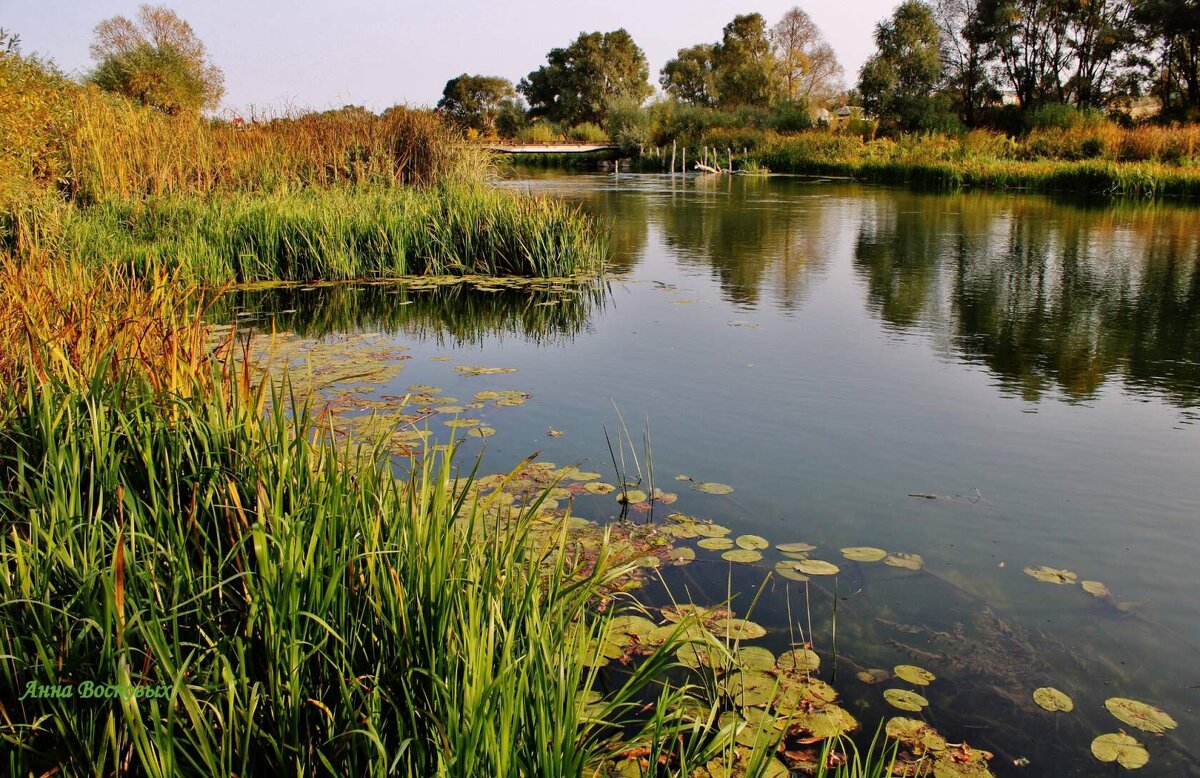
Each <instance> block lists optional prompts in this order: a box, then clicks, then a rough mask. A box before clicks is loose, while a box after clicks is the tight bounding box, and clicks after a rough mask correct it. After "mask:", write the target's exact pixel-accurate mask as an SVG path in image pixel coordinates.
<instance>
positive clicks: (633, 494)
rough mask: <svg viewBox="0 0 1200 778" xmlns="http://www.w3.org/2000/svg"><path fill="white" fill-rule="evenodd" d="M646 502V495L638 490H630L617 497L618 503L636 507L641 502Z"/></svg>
mask: <svg viewBox="0 0 1200 778" xmlns="http://www.w3.org/2000/svg"><path fill="white" fill-rule="evenodd" d="M645 501H646V493H645V492H642V491H639V490H637V489H630V490H628V491H624V492H621V493H620V494H618V495H617V502H619V503H630V504H633V505H636V504H637V503H639V502H645Z"/></svg>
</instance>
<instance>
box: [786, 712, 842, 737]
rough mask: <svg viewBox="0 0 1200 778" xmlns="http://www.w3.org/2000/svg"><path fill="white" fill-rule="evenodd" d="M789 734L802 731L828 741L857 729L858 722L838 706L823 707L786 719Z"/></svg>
mask: <svg viewBox="0 0 1200 778" xmlns="http://www.w3.org/2000/svg"><path fill="white" fill-rule="evenodd" d="M788 724H789V725H790V726H789V732H791V731H795V730H802V732H805V733H808V734H809V735H810V736H811V737H814V738H821V739H829V738H836V737H841V736H842V735H845V734H846V733H847V732H851V731H853V730H855V729H857V728H858V721H857V720H856V719H855V718H854V717H853V716H851V715H850V712H849V711H847V710H846V709H845V708H843V707H841V706H840V705H833V704H828V705H823V706H821V707H819V708H817V709H815V710H812V711H808V712H803V711H802V712H799V713H797V714H796V715H794V716H791V717H789V718H788Z"/></svg>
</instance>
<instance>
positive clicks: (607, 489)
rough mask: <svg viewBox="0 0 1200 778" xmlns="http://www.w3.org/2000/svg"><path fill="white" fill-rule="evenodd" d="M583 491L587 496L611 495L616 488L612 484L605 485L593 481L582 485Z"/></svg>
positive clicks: (601, 482)
mask: <svg viewBox="0 0 1200 778" xmlns="http://www.w3.org/2000/svg"><path fill="white" fill-rule="evenodd" d="M583 490H584V491H585V492H587V493H588V494H612V493H613V492H615V491H616V490H617V487H615V486H613V485H612V484H606V483H604V482H603V481H595V482H593V483H590V484H584V485H583Z"/></svg>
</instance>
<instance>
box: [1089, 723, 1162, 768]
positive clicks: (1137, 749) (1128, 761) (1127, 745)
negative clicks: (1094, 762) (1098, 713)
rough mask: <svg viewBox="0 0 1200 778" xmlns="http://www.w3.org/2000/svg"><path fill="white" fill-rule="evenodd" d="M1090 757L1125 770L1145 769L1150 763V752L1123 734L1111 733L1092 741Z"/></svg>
mask: <svg viewBox="0 0 1200 778" xmlns="http://www.w3.org/2000/svg"><path fill="white" fill-rule="evenodd" d="M1092 756H1094V757H1096V758H1097V759H1099V760H1100V761H1101V762H1110V763H1111V762H1116V763H1117V764H1119V765H1121V766H1122V767H1124V768H1125V769H1126V770H1136V769H1138V768H1139V767H1145V765H1146V763H1147V762H1149V761H1150V752H1149V751H1147V750H1146V748H1145V746H1143V745H1142V744H1141V743H1139V742H1137V741H1136V740H1134V739H1133V738H1132V737H1130V736H1129V735H1126V734H1125V733H1124V732H1112V733H1110V734H1107V735H1101V736H1100V737H1098V738H1096V739H1095V740H1093V741H1092Z"/></svg>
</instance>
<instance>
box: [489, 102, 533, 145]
mask: <svg viewBox="0 0 1200 778" xmlns="http://www.w3.org/2000/svg"><path fill="white" fill-rule="evenodd" d="M528 114H529V107H528V106H526V105H525V103H524V101H523V100H521V98H519V97H510V98H506V99H504V100H501V101H500V107H499V109H498V110H497V112H496V132H497V133H499V134H500V136H501V137H504V138H515V137H517V133H519V132H520V131H521V130H523V129H525V128H526V127H528V126H529V115H528Z"/></svg>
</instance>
